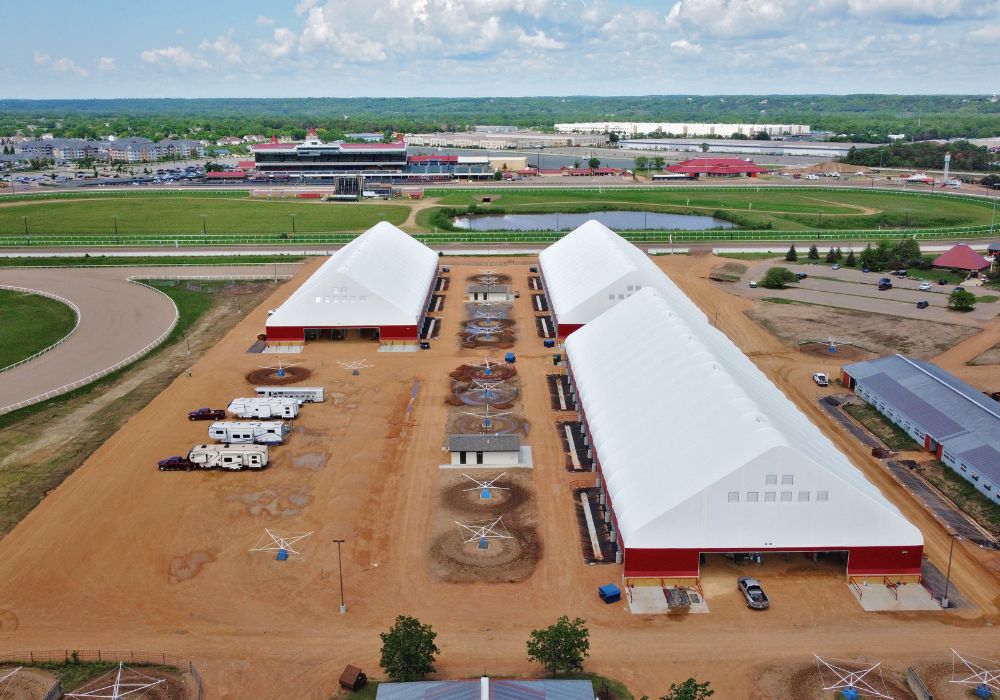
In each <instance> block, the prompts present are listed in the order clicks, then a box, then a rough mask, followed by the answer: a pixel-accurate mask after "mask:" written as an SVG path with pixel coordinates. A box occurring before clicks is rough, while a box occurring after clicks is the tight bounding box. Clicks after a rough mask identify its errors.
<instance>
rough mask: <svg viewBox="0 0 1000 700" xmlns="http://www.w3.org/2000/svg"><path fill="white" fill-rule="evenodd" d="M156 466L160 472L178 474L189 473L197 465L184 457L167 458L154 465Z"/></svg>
mask: <svg viewBox="0 0 1000 700" xmlns="http://www.w3.org/2000/svg"><path fill="white" fill-rule="evenodd" d="M156 466H158V467H159V468H160V471H161V472H179V471H185V472H189V471H191V470H192V469H196V468H197V465H195V463H194V462H192V461H191V460H190V459H188V458H186V457H178V456H174V457H167V458H166V459H161V460H160V461H159V462H157V463H156Z"/></svg>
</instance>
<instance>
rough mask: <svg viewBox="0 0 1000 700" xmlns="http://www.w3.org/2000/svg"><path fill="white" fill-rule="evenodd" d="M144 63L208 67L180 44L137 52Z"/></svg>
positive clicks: (185, 68)
mask: <svg viewBox="0 0 1000 700" xmlns="http://www.w3.org/2000/svg"><path fill="white" fill-rule="evenodd" d="M139 58H141V59H142V60H143V62H144V63H149V64H152V65H157V66H172V67H174V68H180V69H181V70H192V69H195V68H208V62H207V61H205V60H204V59H203V58H199V57H198V56H195V55H194V54H192V53H191V52H190V51H188V50H187V49H185V48H182V47H180V46H168V47H166V48H162V49H148V50H146V51H143V52H142V53H140V54H139Z"/></svg>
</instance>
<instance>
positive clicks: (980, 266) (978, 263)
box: [934, 243, 990, 271]
mask: <svg viewBox="0 0 1000 700" xmlns="http://www.w3.org/2000/svg"><path fill="white" fill-rule="evenodd" d="M989 266H990V260H989V258H984V257H983V256H982V255H980V254H979V253H977V252H976V251H974V250H973V249H972V248H970V247H969V246H967V245H965V244H964V243H959V244H958V245H956V246H952V248H951V249H950V250H949V251H947V252H946V253H944V254H943V255H941V256H940V257H938V258H937V259H936V260H935V261H934V267H947V268H949V269H954V270H970V271H971V270H976V271H978V270H985V269H986V268H987V267H989Z"/></svg>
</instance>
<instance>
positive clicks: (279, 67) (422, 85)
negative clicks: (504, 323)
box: [0, 0, 1000, 99]
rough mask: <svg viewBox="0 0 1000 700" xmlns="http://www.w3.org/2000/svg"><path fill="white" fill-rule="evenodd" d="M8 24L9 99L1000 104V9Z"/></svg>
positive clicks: (219, 4) (493, 3) (520, 8)
mask: <svg viewBox="0 0 1000 700" xmlns="http://www.w3.org/2000/svg"><path fill="white" fill-rule="evenodd" d="M3 16H4V24H5V26H6V28H7V29H6V31H5V32H4V44H5V45H4V54H5V58H4V60H3V61H0V97H3V98H37V99H53V98H114V97H365V96H371V97H396V96H399V97H410V96H429V97H461V96H470V97H481V96H523V95H648V94H766V93H770V94H777V93H917V94H926V93H976V94H981V93H994V92H997V91H1000V50H998V49H1000V0H621V1H614V0H326V1H324V0H298V1H294V0H292V1H288V2H283V1H282V0H269V1H268V2H264V1H262V0H199V1H198V2H194V1H192V0H169V1H168V2H164V1H158V2H151V1H147V2H143V1H140V2H136V1H135V0H130V1H129V2H124V1H123V0H33V1H32V2H18V3H14V2H8V3H5V8H4V12H3Z"/></svg>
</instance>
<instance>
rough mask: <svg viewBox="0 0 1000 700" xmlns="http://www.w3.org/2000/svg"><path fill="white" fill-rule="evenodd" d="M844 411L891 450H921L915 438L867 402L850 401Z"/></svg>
mask: <svg viewBox="0 0 1000 700" xmlns="http://www.w3.org/2000/svg"><path fill="white" fill-rule="evenodd" d="M844 411H845V412H846V413H847V414H848V415H850V416H851V417H852V418H854V420H856V421H858V422H859V423H861V425H863V426H865V429H866V430H868V432H870V433H871V434H872V435H874V436H875V437H877V438H878V439H879V440H881V441H882V443H883V444H884V445H885V446H886V447H888V448H889V449H890V450H919V449H920V445H918V444H917V443H916V442H915V441H914V440H913V438H911V437H910V436H909V435H907V434H906V432H905V431H904V430H903V429H902V428H900V427H899V426H897V425H895V424H894V423H892V422H890V421H889V419H887V418H886V417H885V416H883V415H882V414H881V413H879V412H878V411H877V410H875V409H874V408H872V407H871V406H869V405H868V404H866V403H849V404H846V405H845V406H844Z"/></svg>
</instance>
